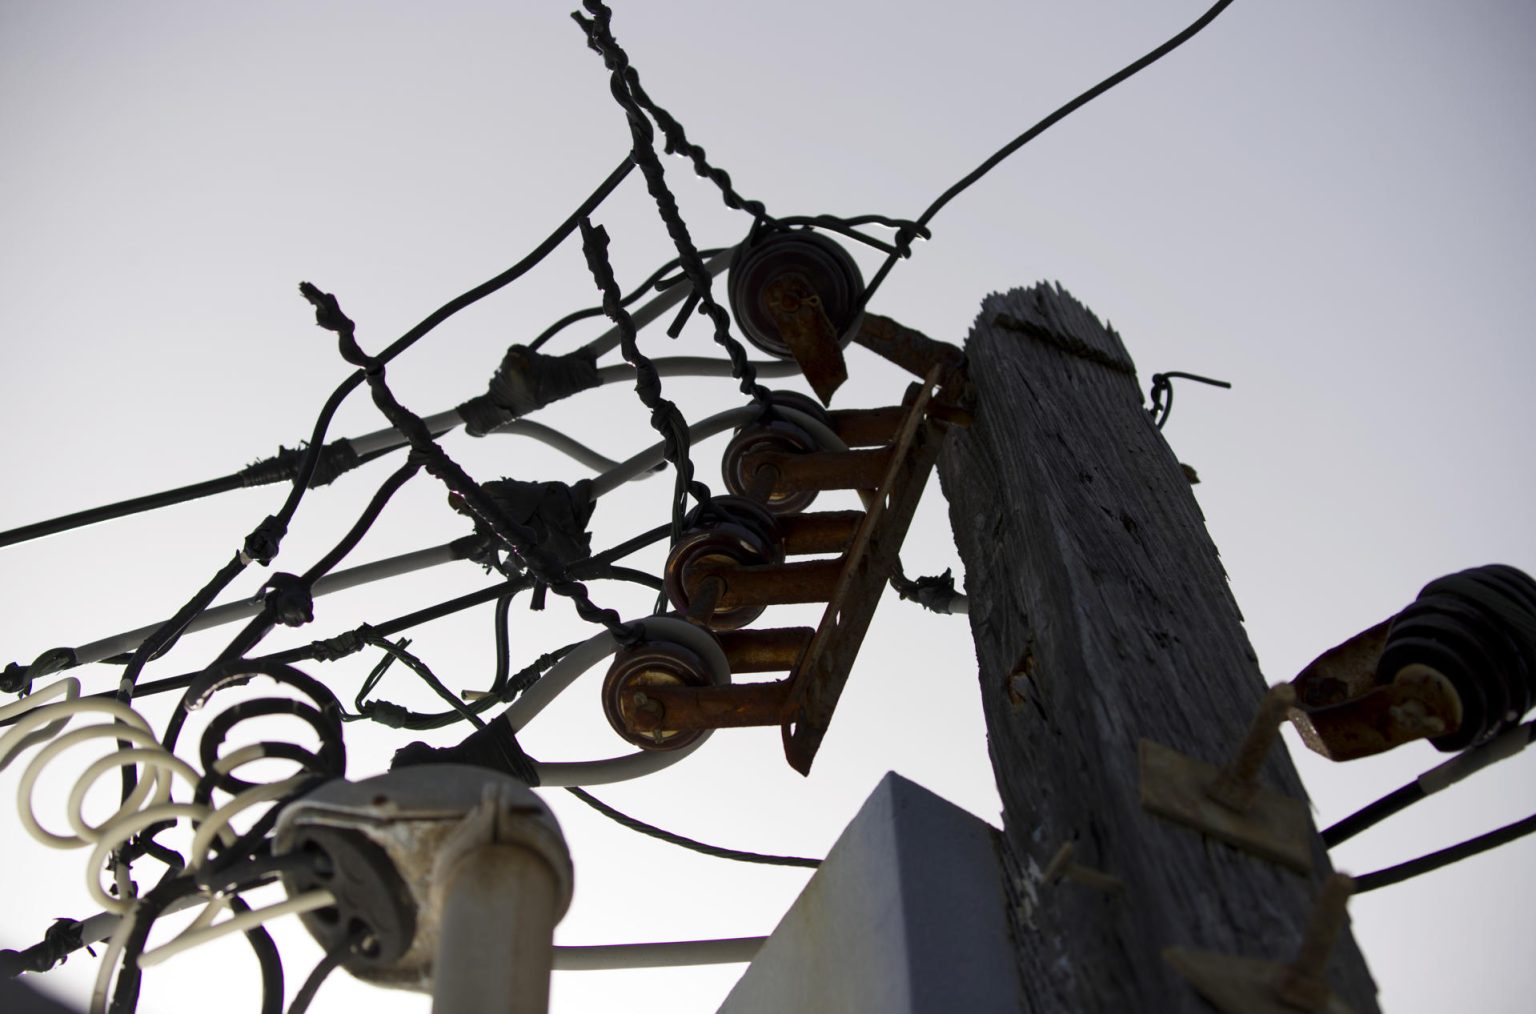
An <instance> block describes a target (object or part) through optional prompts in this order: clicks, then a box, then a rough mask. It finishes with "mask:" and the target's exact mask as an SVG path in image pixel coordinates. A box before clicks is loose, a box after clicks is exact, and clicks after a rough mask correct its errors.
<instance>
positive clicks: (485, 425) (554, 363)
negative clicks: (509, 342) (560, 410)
mask: <svg viewBox="0 0 1536 1014" xmlns="http://www.w3.org/2000/svg"><path fill="white" fill-rule="evenodd" d="M597 385H598V377H597V361H596V359H595V357H594V356H593V355H592V354H591V353H588V352H583V351H581V350H577V351H575V352H569V353H566V354H565V355H563V356H546V355H544V354H543V353H542V352H535V351H533V350H532V349H530V348H528V347H526V346H524V345H513V346H512V347H511V348H509V349H507V354H506V355H505V356H503V357H502V360H501V365H500V366H499V367H497V369H496V373H495V375H494V376H492V377H491V382H490V385H489V389H488V390H487V391H486V393H484V394H481V395H477V396H475V397H473V398H471V399H469V400H468V401H466V402H464V404H462V405H460V406H459V407H458V412H459V416H460V417H461V418H462V419H463V420H464V429H465V431H466V432H468V433H469V435H470V436H472V437H483V436H485V435H486V434H487V433H490V432H491V431H493V430H495V429H496V428H497V427H498V426H501V425H502V424H503V423H508V422H511V421H512V420H513V419H519V418H521V417H523V416H525V415H527V414H528V413H530V412H532V411H534V410H536V409H540V408H543V407H544V406H545V405H548V404H549V403H551V402H555V401H559V400H560V399H561V398H569V397H570V396H571V395H573V394H579V393H580V392H582V391H586V390H589V389H591V388H594V387H596V386H597Z"/></svg>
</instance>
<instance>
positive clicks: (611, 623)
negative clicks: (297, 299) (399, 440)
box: [299, 282, 639, 644]
mask: <svg viewBox="0 0 1536 1014" xmlns="http://www.w3.org/2000/svg"><path fill="white" fill-rule="evenodd" d="M299 291H300V292H301V293H303V295H304V297H305V298H306V299H308V300H309V301H310V302H311V303H312V304H314V306H315V308H316V310H315V321H316V323H318V324H319V325H320V326H321V327H323V328H325V329H326V330H328V331H332V332H334V333H335V334H336V336H337V339H338V344H339V346H340V351H341V355H342V358H344V359H346V360H347V361H348V362H350V363H352V364H353V365H354V366H359V367H361V368H362V373H363V375H364V376H365V377H366V378H367V381H368V388H369V391H370V392H371V393H372V395H373V402H374V404H375V405H377V406H378V408H379V411H380V412H382V413H383V414H384V418H386V419H387V420H389V423H390V425H392V426H393V427H394V428H395V429H397V430H399V431H400V433H401V435H402V436H404V437H405V438H406V442H407V443H409V444H410V446H411V448H412V450H414V451H415V452H416V453H417V455H418V456H419V457H420V459H421V461H422V462H423V464H424V466H425V467H426V469H427V471H428V472H429V473H430V474H431V475H433V476H435V477H436V478H437V479H438V480H439V481H441V482H442V483H443V485H445V486H447V487H448V490H449V491H450V492H452V493H456V494H458V496H459V498H460V499H461V500H462V501H463V503H464V506H465V507H466V508H467V509H468V511H469V513H470V514H471V515H472V516H473V517H475V518H476V519H477V520H478V521H479V522H481V523H482V524H483V525H484V526H485V527H486V528H487V529H488V530H489V531H490V532H491V533H493V534H494V535H495V536H496V537H497V538H498V539H500V540H501V541H502V542H503V543H504V544H506V546H507V547H508V549H510V550H511V551H512V552H513V553H514V554H515V555H516V556H517V557H518V559H520V560H522V561H523V563H524V564H525V566H526V568H527V570H528V571H529V573H531V574H532V575H533V576H534V577H535V578H536V579H537V580H539V581H541V582H542V583H544V584H546V585H548V586H549V588H550V590H551V591H553V592H555V594H557V595H561V596H564V597H565V598H568V599H570V600H571V601H572V602H573V603H574V604H575V606H576V613H577V615H578V616H580V617H581V618H582V619H583V620H586V621H587V622H588V623H596V624H599V625H601V626H602V627H603V628H604V629H606V630H607V631H608V632H609V633H611V634H613V636H614V638H615V640H617V641H618V642H619V643H620V644H631V643H633V642H634V641H635V639H636V638H637V637H638V636H639V633H638V631H636V630H634V629H633V628H631V627H629V626H627V625H626V624H625V623H624V622H623V621H622V620H621V619H620V618H619V614H618V613H616V612H614V611H613V610H612V609H604V608H601V607H599V606H598V605H597V604H596V603H594V602H593V601H592V599H591V597H590V596H589V595H588V593H587V589H586V586H585V585H583V584H582V583H581V582H580V581H576V580H573V579H571V577H570V576H569V575H568V572H567V570H566V568H565V565H564V564H563V563H562V562H561V561H560V560H559V559H558V558H556V557H555V556H554V555H553V554H551V553H549V552H548V551H546V550H545V549H543V548H542V547H540V546H539V545H538V544H537V542H538V533H537V532H535V531H534V530H533V529H532V528H530V527H529V526H527V525H524V524H522V523H521V522H519V521H516V520H515V519H513V518H511V517H509V516H507V513H506V512H505V511H503V510H502V509H501V507H500V506H499V505H498V504H497V503H496V501H495V499H494V498H493V497H491V496H490V495H489V494H487V493H486V491H485V490H484V489H482V488H481V486H480V484H479V483H478V482H476V481H475V480H474V479H472V478H471V477H470V475H469V473H468V472H466V471H464V469H463V468H462V467H460V465H459V464H458V462H456V461H454V460H453V458H451V457H450V456H449V455H448V452H447V451H444V450H443V448H442V446H441V445H440V444H438V442H437V440H436V438H435V437H434V436H433V434H432V431H431V429H430V428H428V426H427V424H426V422H425V421H424V420H423V419H422V418H421V416H419V415H417V414H416V413H415V412H412V411H411V410H410V409H408V408H406V407H405V406H404V405H402V404H401V403H400V402H399V400H398V399H396V398H395V395H394V392H393V391H391V390H390V388H389V382H388V381H387V380H386V378H385V365H384V357H382V356H381V357H372V356H369V355H367V354H366V353H364V352H363V351H362V349H361V348H360V347H359V346H358V344H357V338H356V326H355V325H354V324H353V322H352V321H351V320H350V319H349V318H348V317H347V316H346V315H345V314H344V313H342V312H341V308H340V306H339V304H338V303H337V301H336V297H335V296H333V295H331V294H329V293H324V292H321V291H320V290H319V289H317V288H316V287H315V286H313V285H310V284H309V283H308V282H305V283H303V284H302V285H300V287H299ZM397 344H398V343H397Z"/></svg>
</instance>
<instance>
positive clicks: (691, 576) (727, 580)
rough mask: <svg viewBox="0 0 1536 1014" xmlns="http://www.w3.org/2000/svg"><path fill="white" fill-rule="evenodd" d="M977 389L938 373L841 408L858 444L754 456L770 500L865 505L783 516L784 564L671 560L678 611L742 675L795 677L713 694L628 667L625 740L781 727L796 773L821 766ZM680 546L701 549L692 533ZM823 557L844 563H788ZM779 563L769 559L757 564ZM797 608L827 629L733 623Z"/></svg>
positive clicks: (720, 553)
mask: <svg viewBox="0 0 1536 1014" xmlns="http://www.w3.org/2000/svg"><path fill="white" fill-rule="evenodd" d="M946 378H947V380H946ZM941 384H942V386H941ZM964 386H965V377H964V375H963V373H955V372H953V371H950V372H948V373H946V369H945V367H943V366H938V365H936V366H934V367H932V368H931V369H930V371H929V375H928V379H927V380H926V382H924V383H922V384H913V385H912V386H911V389H910V390H909V391H908V395H907V397H906V398H905V399H904V401H903V405H902V406H901V407H900V408H895V409H892V408H880V409H855V410H851V411H842V412H837V413H831V414H830V416H829V419H830V420H831V423H832V425H833V426H834V427H835V428H836V431H837V432H838V434H839V436H840V438H841V439H843V440H844V441H845V442H846V443H847V444H848V445H850V446H852V447H856V448H858V449H855V450H836V451H832V450H805V451H801V452H798V453H790V452H786V451H782V450H771V449H763V450H754V449H750V448H748V449H746V450H745V451H744V452H743V454H742V457H741V462H740V464H741V466H742V467H741V469H740V471H741V473H742V475H743V476H745V477H748V478H750V479H751V482H750V485H751V488H752V489H753V490H754V491H755V494H754V495H756V496H758V497H760V498H761V499H763V500H768V499H770V498H772V497H773V496H776V495H781V494H785V495H787V494H794V493H799V492H804V491H808V490H830V489H841V490H858V491H859V492H860V496H861V498H862V499H863V500H864V503H865V509H864V510H863V511H862V512H861V511H829V512H825V513H820V514H800V513H796V512H794V511H785V512H783V513H782V514H781V515H780V516H778V517H775V518H773V519H772V529H773V532H774V535H773V539H774V540H775V545H776V546H778V547H779V549H780V550H781V552H779V553H778V556H777V559H776V560H773V561H772V562H765V563H759V562H753V561H752V560H751V559H748V558H744V557H742V555H741V554H739V553H734V552H726V551H724V549H723V548H722V547H721V546H715V545H714V544H713V543H709V544H705V543H702V542H701V543H700V544H699V548H698V551H697V552H690V553H688V554H685V555H686V556H687V558H686V559H681V560H680V562H679V559H674V558H669V560H668V564H667V566H668V574H669V581H671V580H673V578H674V577H675V581H673V584H675V586H676V587H675V588H673V587H672V585H669V595H670V597H671V598H672V601H673V603H674V605H676V606H677V607H678V608H679V609H680V610H683V612H684V614H685V616H686V617H687V618H688V619H689V620H690V621H692V622H694V623H695V624H698V625H699V626H704V627H708V628H711V631H712V636H714V637H716V638H717V640H718V642H719V644H720V646H721V648H722V649H723V650H724V652H725V654H726V656H727V660H728V662H729V663H730V671H731V672H733V673H743V672H784V671H787V672H788V674H789V675H788V677H787V678H785V679H783V680H778V681H770V682H755V683H732V684H729V685H716V686H709V685H696V684H699V681H693V682H689V681H687V680H679V679H672V678H667V679H662V678H656V679H650V678H647V679H640V678H638V677H634V676H632V674H629V673H625V674H622V675H624V677H625V678H624V679H623V680H620V681H619V682H614V678H613V674H612V672H610V680H609V681H608V682H609V683H612V684H613V687H612V692H611V693H609V692H608V691H607V690H605V695H606V696H605V698H604V708H605V711H606V712H607V713H608V717H609V721H610V722H612V723H613V725H614V728H615V729H617V730H619V732H620V735H623V736H625V737H626V738H629V739H631V741H633V742H636V743H639V744H640V745H642V746H646V745H648V744H653V743H654V744H655V745H657V746H660V745H661V744H664V743H667V742H671V741H673V740H678V741H680V742H686V740H685V739H681V738H680V737H686V736H688V735H693V736H697V735H698V733H699V732H700V731H702V730H705V729H716V728H725V727H732V726H752V725H779V726H781V727H782V733H783V741H784V753H785V756H786V758H787V759H788V760H789V763H790V766H791V767H793V768H795V770H797V771H799V772H800V773H802V774H806V773H808V772H809V771H810V767H811V762H812V760H813V759H814V758H815V756H816V751H817V749H818V748H819V747H820V745H821V741H822V738H823V736H825V735H826V731H827V726H828V724H829V723H830V722H831V719H832V712H833V710H834V709H835V708H836V706H837V700H838V697H839V696H840V694H841V693H842V688H843V685H844V684H845V683H846V682H847V680H848V674H849V671H850V670H851V668H852V666H853V662H854V659H855V658H856V656H857V655H858V652H859V648H860V646H861V644H862V643H863V640H864V635H865V633H866V632H867V631H868V629H869V624H870V621H871V619H872V618H873V616H874V611H875V607H876V605H877V604H878V602H879V600H880V597H881V594H882V592H883V591H884V588H885V584H886V582H887V580H888V579H889V578H890V577H891V576H892V575H893V574H895V573H896V572H897V570H898V559H897V554H898V553H899V551H900V549H901V543H902V540H903V539H904V538H905V537H906V534H907V529H908V527H909V526H910V525H911V523H912V515H913V513H914V512H915V511H916V509H917V504H918V501H919V500H920V499H921V497H922V494H923V488H924V486H925V485H926V483H927V479H928V474H929V472H930V471H931V470H932V468H933V466H934V464H935V463H936V462H937V460H938V456H939V451H940V448H941V447H942V445H943V441H944V435H945V433H946V432H947V429H948V423H949V421H950V420H952V419H953V418H955V416H956V414H957V412H958V411H959V410H958V409H955V407H954V403H953V400H952V398H951V396H952V395H953V394H954V392H955V391H956V390H957V389H963V387H964ZM941 394H942V395H943V396H942V397H941V396H940V395H941ZM719 532H722V533H723V532H726V529H725V528H720V529H719ZM706 534H710V533H706ZM727 534H729V533H727ZM739 536H740V533H736V534H735V535H734V536H732V537H733V538H737V537H739ZM679 546H692V543H690V542H688V540H686V539H685V540H683V541H682V542H680V543H679ZM676 552H677V551H676V550H675V551H674V553H676ZM816 554H838V555H836V556H830V557H824V558H812V559H802V560H785V559H784V557H785V556H788V555H806V556H812V557H815V556H816ZM772 555H774V554H771V553H766V554H765V553H758V558H765V557H766V556H772ZM674 566H675V574H674ZM674 592H675V594H674ZM792 602H825V603H826V609H825V611H824V612H823V614H822V619H821V623H820V625H819V626H818V627H817V628H816V630H815V631H811V630H809V629H808V628H803V627H801V628H787V629H765V630H749V629H729V628H731V627H732V626H733V625H735V624H733V623H730V622H727V619H728V618H729V617H730V616H734V615H736V614H739V613H740V614H746V615H755V613H753V612H752V610H757V609H761V608H763V607H766V606H770V605H777V604H784V603H792ZM639 661H640V662H645V661H646V660H645V659H644V658H641V659H640V660H639ZM637 664H638V663H637ZM647 664H648V663H647ZM621 684H622V685H621ZM607 686H608V683H605V687H607Z"/></svg>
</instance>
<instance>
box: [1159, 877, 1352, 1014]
mask: <svg viewBox="0 0 1536 1014" xmlns="http://www.w3.org/2000/svg"><path fill="white" fill-rule="evenodd" d="M1353 891H1354V881H1353V880H1351V879H1350V878H1349V877H1347V876H1345V875H1344V874H1342V873H1335V874H1334V875H1333V876H1331V877H1329V878H1328V879H1327V880H1326V881H1324V882H1323V889H1322V893H1321V894H1320V895H1319V896H1318V899H1317V903H1316V904H1315V905H1314V906H1313V909H1312V915H1311V918H1310V919H1309V920H1308V921H1307V929H1306V933H1305V935H1304V936H1303V937H1302V940H1301V947H1300V948H1299V950H1298V952H1297V955H1296V959H1295V960H1294V961H1292V962H1290V963H1288V964H1286V963H1281V962H1278V961H1264V960H1261V959H1257V958H1243V957H1238V956H1237V955H1232V954H1217V953H1215V952H1213V951H1202V950H1196V949H1194V948H1190V947H1170V948H1168V949H1167V950H1165V951H1163V960H1164V961H1166V962H1168V964H1169V965H1171V966H1172V967H1173V970H1174V971H1176V972H1178V973H1179V974H1180V975H1182V976H1183V977H1184V978H1185V979H1187V980H1188V981H1189V984H1190V985H1192V986H1194V987H1195V990H1196V992H1198V993H1199V994H1200V995H1201V996H1203V997H1205V999H1206V1001H1207V1002H1209V1003H1210V1005H1211V1006H1212V1007H1215V1008H1216V1009H1217V1010H1219V1011H1221V1012H1222V1014H1298V1012H1300V1011H1305V1012H1308V1014H1352V1011H1351V1008H1350V1007H1349V1005H1348V1004H1346V1003H1344V1001H1342V1000H1340V999H1339V998H1338V997H1337V996H1335V995H1334V994H1333V991H1332V990H1331V989H1330V988H1329V986H1328V980H1327V978H1326V977H1325V973H1326V971H1327V966H1328V954H1329V952H1330V951H1332V950H1333V945H1334V943H1335V941H1337V940H1338V937H1339V934H1340V933H1341V932H1342V931H1343V928H1344V924H1345V922H1346V921H1347V919H1348V914H1347V911H1346V906H1347V904H1348V901H1349V896H1350V894H1351V893H1352V892H1353Z"/></svg>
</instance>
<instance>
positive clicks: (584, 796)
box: [566, 785, 821, 869]
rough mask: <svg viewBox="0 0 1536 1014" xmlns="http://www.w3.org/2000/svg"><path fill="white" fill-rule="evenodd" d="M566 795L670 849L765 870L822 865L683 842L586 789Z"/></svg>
mask: <svg viewBox="0 0 1536 1014" xmlns="http://www.w3.org/2000/svg"><path fill="white" fill-rule="evenodd" d="M566 791H567V792H569V793H570V794H571V795H573V796H575V797H576V798H577V799H579V800H581V801H582V802H583V803H586V804H587V805H588V806H590V807H592V809H594V810H596V811H597V812H598V813H601V814H602V815H603V816H605V817H607V818H608V819H609V820H612V821H615V822H616V823H619V824H623V825H624V826H625V827H627V828H629V829H630V830H631V831H639V832H640V833H641V834H645V835H650V836H651V837H652V838H658V839H660V840H661V841H664V842H670V843H671V844H673V845H681V846H682V847H683V848H685V849H692V850H693V851H695V852H701V853H703V854H704V855H706V856H715V857H716V858H719V859H734V860H736V861H737V862H739V863H760V864H763V865H767V866H805V867H810V868H812V869H814V868H816V867H817V866H820V865H821V860H820V859H807V858H805V857H803V856H771V855H764V854H763V853H761V852H743V851H742V850H740V849H728V848H723V847H721V846H719V845H710V844H707V843H705V842H701V841H695V840H694V839H692V838H685V837H684V836H683V835H680V834H674V833H673V832H671V831H665V830H663V829H661V828H659V827H657V826H655V825H654V824H647V823H646V822H645V821H643V820H637V819H635V818H634V817H631V816H629V815H628V814H626V813H621V812H620V811H618V810H615V809H614V808H613V807H611V806H609V805H608V804H607V803H605V802H603V801H602V800H601V799H598V798H597V797H596V796H594V795H592V794H591V793H590V792H588V791H586V790H585V789H580V788H577V787H576V786H574V785H570V786H566Z"/></svg>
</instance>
